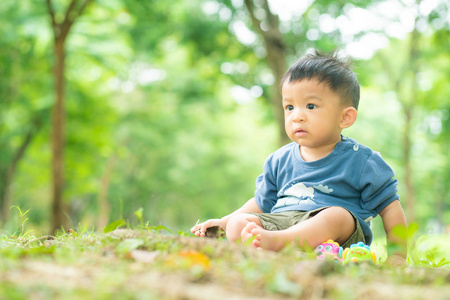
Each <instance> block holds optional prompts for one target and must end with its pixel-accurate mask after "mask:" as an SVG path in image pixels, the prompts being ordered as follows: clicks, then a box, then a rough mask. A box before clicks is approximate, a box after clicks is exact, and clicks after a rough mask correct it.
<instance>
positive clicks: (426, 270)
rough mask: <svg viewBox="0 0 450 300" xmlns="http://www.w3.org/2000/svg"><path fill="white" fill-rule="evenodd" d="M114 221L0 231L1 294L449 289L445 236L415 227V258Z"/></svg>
mask: <svg viewBox="0 0 450 300" xmlns="http://www.w3.org/2000/svg"><path fill="white" fill-rule="evenodd" d="M122 225H123V224H122ZM22 229H23V228H21V230H20V232H21V233H22V232H23V233H25V231H22ZM112 229H113V228H109V229H108V230H105V232H102V233H95V232H89V231H87V230H86V229H85V228H84V229H81V230H80V232H78V233H77V232H71V233H70V234H66V233H63V234H59V235H57V236H54V237H53V236H42V237H36V236H32V235H30V234H23V235H21V234H19V237H16V236H7V235H3V236H1V237H0V274H1V277H0V278H1V279H0V299H230V298H233V299H252V298H254V299H256V298H258V299H265V298H267V299H299V298H301V299H323V298H326V299H359V298H361V297H364V298H366V299H384V300H385V299H450V266H449V263H448V262H450V257H449V255H450V251H448V249H450V248H449V247H450V238H449V237H448V236H434V235H418V236H416V237H415V238H414V239H413V240H412V242H411V246H410V248H409V260H408V261H409V264H408V265H404V266H396V267H394V266H388V265H386V264H383V261H382V260H383V259H384V258H380V260H381V261H380V262H379V263H378V264H369V263H367V264H366V263H364V264H358V265H356V264H353V265H342V264H338V263H335V262H332V261H319V260H316V259H314V258H313V256H311V255H309V254H308V253H302V252H300V251H298V250H297V249H294V248H293V247H287V248H286V249H285V250H283V251H282V252H280V253H273V252H269V251H259V250H255V249H252V248H250V247H248V246H245V245H240V244H234V243H230V242H228V241H226V240H221V239H210V238H196V237H192V236H190V235H188V234H181V233H178V234H173V233H169V231H168V230H167V229H166V228H164V227H161V226H160V227H151V226H148V224H146V225H143V224H141V225H140V226H139V228H138V229H134V230H132V229H118V230H112ZM424 295H426V296H424Z"/></svg>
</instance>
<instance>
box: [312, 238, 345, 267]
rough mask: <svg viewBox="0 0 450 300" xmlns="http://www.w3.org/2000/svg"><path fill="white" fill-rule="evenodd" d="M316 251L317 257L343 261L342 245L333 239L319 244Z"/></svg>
mask: <svg viewBox="0 0 450 300" xmlns="http://www.w3.org/2000/svg"><path fill="white" fill-rule="evenodd" d="M314 253H316V254H317V258H318V259H321V260H325V259H334V261H336V262H341V261H342V258H341V257H342V247H339V244H338V243H336V242H335V241H333V240H328V241H326V242H325V243H322V244H320V245H319V246H317V247H316V249H315V250H314Z"/></svg>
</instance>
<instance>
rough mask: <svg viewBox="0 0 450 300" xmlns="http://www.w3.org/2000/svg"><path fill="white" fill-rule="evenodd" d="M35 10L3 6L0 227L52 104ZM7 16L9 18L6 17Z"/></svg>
mask: <svg viewBox="0 0 450 300" xmlns="http://www.w3.org/2000/svg"><path fill="white" fill-rule="evenodd" d="M34 9H35V7H30V6H29V5H25V6H24V7H23V10H22V11H24V12H26V13H28V17H27V18H24V17H23V15H22V14H21V13H19V11H18V10H17V7H16V5H15V4H14V3H13V2H12V1H10V2H4V3H3V4H2V6H1V7H0V16H4V17H3V18H0V28H2V31H4V32H5V34H4V35H3V36H2V38H1V39H0V61H1V62H2V68H0V77H1V78H3V80H1V81H0V225H3V226H6V224H7V221H8V219H9V218H8V217H9V212H10V207H11V205H12V202H13V186H14V184H13V183H14V180H15V175H16V172H17V169H18V167H19V163H20V162H21V161H22V159H23V158H24V156H25V153H26V152H27V150H28V149H29V146H30V144H31V142H32V140H33V139H34V138H35V137H36V135H37V133H38V132H39V131H40V130H41V128H42V127H43V126H44V125H45V119H46V115H47V114H48V111H49V104H48V101H47V99H46V97H45V88H46V87H47V86H48V81H47V80H46V79H45V76H42V73H43V72H45V71H47V69H46V65H45V63H44V61H45V56H44V55H43V53H42V51H41V49H39V43H38V42H37V38H36V35H35V32H34V31H33V30H30V27H27V25H28V26H33V25H34V26H36V27H38V26H39V25H38V23H36V22H35V17H36V15H37V14H38V13H37V12H36V11H34ZM6 16H7V17H6Z"/></svg>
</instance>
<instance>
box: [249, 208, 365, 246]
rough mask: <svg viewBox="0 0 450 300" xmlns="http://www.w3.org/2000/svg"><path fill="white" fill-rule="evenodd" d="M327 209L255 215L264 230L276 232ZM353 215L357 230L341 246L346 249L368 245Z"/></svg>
mask: <svg viewBox="0 0 450 300" xmlns="http://www.w3.org/2000/svg"><path fill="white" fill-rule="evenodd" d="M326 208H328V207H322V208H319V209H316V210H311V211H298V210H295V211H284V212H280V213H262V214H253V215H255V216H257V217H258V218H259V220H260V221H261V224H262V226H263V228H264V229H266V230H270V231H275V230H284V229H287V228H289V227H292V226H294V225H296V224H298V223H301V222H303V221H306V220H308V219H309V218H312V217H314V216H315V215H317V214H318V213H319V212H321V211H322V210H324V209H326ZM349 212H350V211H349ZM350 213H351V212H350ZM351 215H352V216H353V219H354V220H355V227H356V229H355V231H354V232H353V234H352V236H351V237H350V238H349V239H348V240H347V241H346V242H345V243H344V244H343V245H341V246H342V248H344V249H345V248H348V247H350V246H351V245H352V244H356V243H357V242H363V243H366V242H365V239H364V232H363V230H362V228H361V224H359V221H358V219H357V218H356V217H355V216H354V215H353V214H352V213H351ZM324 242H325V241H324Z"/></svg>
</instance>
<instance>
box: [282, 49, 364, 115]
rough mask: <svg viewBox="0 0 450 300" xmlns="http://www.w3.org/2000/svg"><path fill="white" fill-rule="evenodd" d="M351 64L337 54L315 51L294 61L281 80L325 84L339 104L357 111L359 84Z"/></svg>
mask: <svg viewBox="0 0 450 300" xmlns="http://www.w3.org/2000/svg"><path fill="white" fill-rule="evenodd" d="M351 68H352V62H351V60H350V59H348V58H345V59H344V58H338V56H337V52H336V51H332V52H330V53H328V54H324V53H323V52H320V51H318V50H315V52H314V54H308V55H306V56H305V57H302V58H300V59H299V60H298V61H296V62H295V63H294V64H293V65H292V66H291V67H290V68H289V70H287V72H286V73H285V74H284V76H283V79H282V80H281V86H283V84H284V83H285V82H288V83H291V82H297V81H301V80H303V79H313V78H314V79H317V80H318V81H319V83H322V82H323V83H325V84H327V85H328V86H329V87H330V88H331V90H332V91H334V92H335V93H337V94H338V95H339V96H340V98H341V103H343V104H345V105H349V106H353V107H354V108H356V109H358V104H359V89H360V87H359V83H358V79H357V78H356V74H355V73H354V72H353V71H352V69H351Z"/></svg>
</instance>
